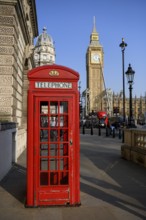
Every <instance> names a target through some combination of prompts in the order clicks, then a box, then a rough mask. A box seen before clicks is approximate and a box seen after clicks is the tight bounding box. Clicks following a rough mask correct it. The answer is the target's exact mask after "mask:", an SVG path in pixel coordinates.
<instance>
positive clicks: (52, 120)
mask: <svg viewBox="0 0 146 220" xmlns="http://www.w3.org/2000/svg"><path fill="white" fill-rule="evenodd" d="M56 126H58V116H53V117H52V116H51V117H50V127H56Z"/></svg>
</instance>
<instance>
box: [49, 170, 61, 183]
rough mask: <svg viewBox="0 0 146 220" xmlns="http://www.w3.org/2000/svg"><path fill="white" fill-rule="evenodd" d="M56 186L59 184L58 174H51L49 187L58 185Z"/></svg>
mask: <svg viewBox="0 0 146 220" xmlns="http://www.w3.org/2000/svg"><path fill="white" fill-rule="evenodd" d="M58 184H59V178H58V172H51V173H50V185H58Z"/></svg>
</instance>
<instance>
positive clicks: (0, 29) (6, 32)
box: [0, 26, 14, 35]
mask: <svg viewBox="0 0 146 220" xmlns="http://www.w3.org/2000/svg"><path fill="white" fill-rule="evenodd" d="M0 33H1V34H3V35H14V28H13V27H5V26H0Z"/></svg>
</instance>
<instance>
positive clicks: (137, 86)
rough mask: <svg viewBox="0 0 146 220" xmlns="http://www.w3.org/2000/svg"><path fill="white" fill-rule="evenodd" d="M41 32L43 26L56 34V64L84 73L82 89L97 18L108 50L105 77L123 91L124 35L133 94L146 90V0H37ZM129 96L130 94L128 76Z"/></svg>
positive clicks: (84, 83) (53, 35)
mask: <svg viewBox="0 0 146 220" xmlns="http://www.w3.org/2000/svg"><path fill="white" fill-rule="evenodd" d="M36 7H37V18H38V27H39V34H41V33H42V29H43V27H44V26H45V27H47V32H48V34H49V35H51V36H52V38H53V40H54V42H55V49H56V64H60V65H64V66H67V67H70V68H72V69H74V70H76V71H77V72H79V74H80V81H81V90H82V91H83V90H84V89H85V88H86V59H85V57H86V51H87V48H88V46H89V42H90V34H91V32H92V29H93V17H94V16H95V18H96V30H97V32H98V34H99V40H100V43H101V45H102V46H103V49H104V78H105V83H106V87H107V88H111V89H112V90H113V91H114V92H115V93H118V92H120V90H122V54H121V48H120V47H119V44H120V43H121V41H122V37H124V39H125V42H126V43H127V44H128V46H127V48H126V50H125V71H126V70H127V68H128V65H129V63H131V66H132V68H133V70H134V71H135V78H134V85H133V96H134V95H136V96H137V97H139V96H140V95H142V96H144V95H145V92H146V0H122V1H121V0H86V1H84V0H72V1H71V0H36ZM125 89H126V96H127V97H128V96H129V90H128V84H127V79H126V78H125Z"/></svg>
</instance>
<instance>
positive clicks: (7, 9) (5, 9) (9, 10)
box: [0, 5, 15, 15]
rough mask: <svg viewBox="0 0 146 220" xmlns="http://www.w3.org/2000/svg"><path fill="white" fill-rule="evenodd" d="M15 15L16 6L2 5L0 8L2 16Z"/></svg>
mask: <svg viewBox="0 0 146 220" xmlns="http://www.w3.org/2000/svg"><path fill="white" fill-rule="evenodd" d="M14 13H15V8H14V6H6V5H1V7H0V14H1V15H13V14H14Z"/></svg>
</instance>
